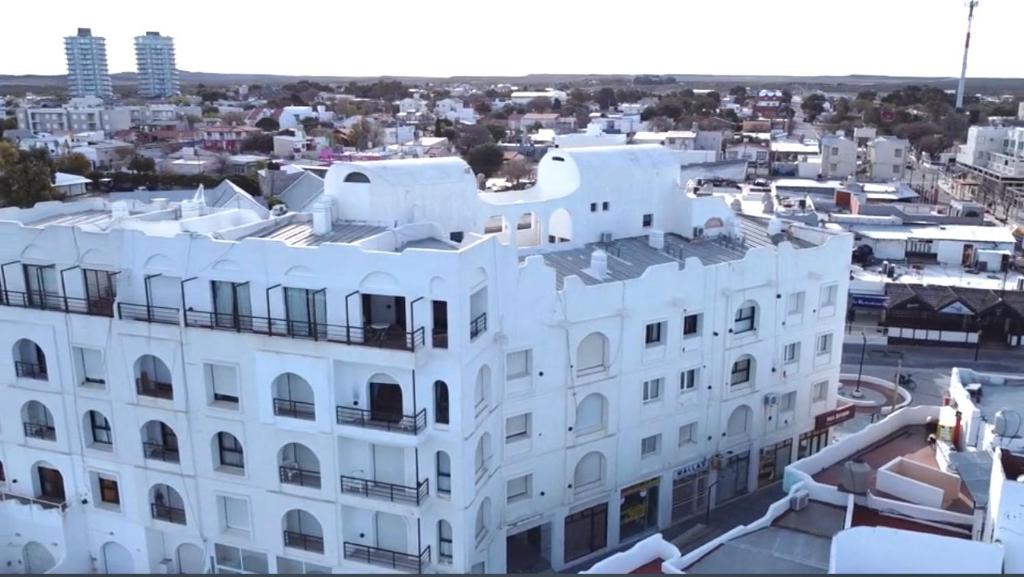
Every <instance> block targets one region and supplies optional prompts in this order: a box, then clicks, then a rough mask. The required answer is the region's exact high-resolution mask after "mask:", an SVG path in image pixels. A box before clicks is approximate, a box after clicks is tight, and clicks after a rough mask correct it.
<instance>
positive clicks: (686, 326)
mask: <svg viewBox="0 0 1024 577" xmlns="http://www.w3.org/2000/svg"><path fill="white" fill-rule="evenodd" d="M699 334H700V313H694V314H692V315H686V316H684V317H683V338H687V337H695V336H697V335H699Z"/></svg>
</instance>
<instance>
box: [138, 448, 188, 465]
mask: <svg viewBox="0 0 1024 577" xmlns="http://www.w3.org/2000/svg"><path fill="white" fill-rule="evenodd" d="M142 455H143V456H144V457H145V458H147V459H153V460H156V461H163V462H165V463H180V462H181V454H180V453H179V452H178V448H177V447H169V446H167V445H164V444H162V443H142Z"/></svg>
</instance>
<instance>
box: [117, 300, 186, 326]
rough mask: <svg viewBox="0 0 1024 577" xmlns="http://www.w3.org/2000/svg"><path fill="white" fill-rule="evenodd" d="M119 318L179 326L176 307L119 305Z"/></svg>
mask: <svg viewBox="0 0 1024 577" xmlns="http://www.w3.org/2000/svg"><path fill="white" fill-rule="evenodd" d="M117 318H119V319H122V320H133V321H144V322H147V323H157V324H162V325H177V324H178V309H177V308H175V307H157V306H153V305H137V304H132V303H117Z"/></svg>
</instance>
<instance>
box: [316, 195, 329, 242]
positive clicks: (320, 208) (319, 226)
mask: <svg viewBox="0 0 1024 577" xmlns="http://www.w3.org/2000/svg"><path fill="white" fill-rule="evenodd" d="M330 232H331V205H329V204H327V203H326V202H322V201H321V202H318V203H316V204H315V205H313V234H315V235H317V236H323V235H325V234H329V233H330Z"/></svg>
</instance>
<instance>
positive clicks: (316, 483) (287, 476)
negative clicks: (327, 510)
mask: <svg viewBox="0 0 1024 577" xmlns="http://www.w3.org/2000/svg"><path fill="white" fill-rule="evenodd" d="M277 473H278V476H279V478H280V479H281V482H282V483H284V484H286V485H298V486H300V487H311V488H313V489H319V488H320V471H313V470H310V469H300V468H299V467H292V466H289V465H281V466H279V467H278V468H277Z"/></svg>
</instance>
